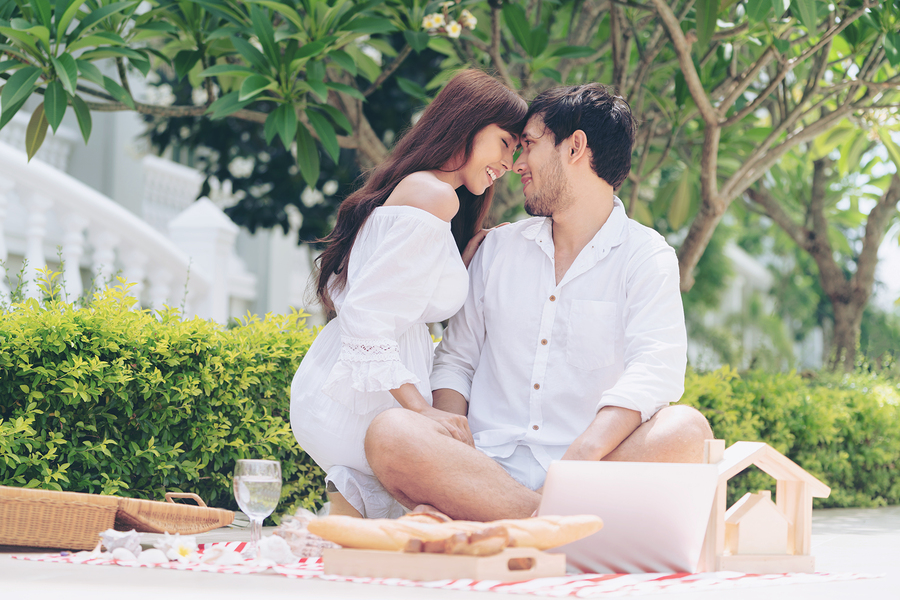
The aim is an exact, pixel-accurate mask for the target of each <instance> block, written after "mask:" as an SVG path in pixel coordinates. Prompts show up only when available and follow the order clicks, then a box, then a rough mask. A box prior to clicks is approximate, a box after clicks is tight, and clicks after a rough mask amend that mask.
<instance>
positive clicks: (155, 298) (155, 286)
mask: <svg viewBox="0 0 900 600" xmlns="http://www.w3.org/2000/svg"><path fill="white" fill-rule="evenodd" d="M149 279H150V291H149V296H150V307H151V308H152V309H153V310H162V308H163V307H164V306H165V305H166V304H168V303H169V295H170V294H171V288H170V282H171V281H172V273H170V272H169V271H167V270H165V269H154V270H153V271H151V272H150V278H149Z"/></svg>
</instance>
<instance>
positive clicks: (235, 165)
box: [228, 156, 256, 179]
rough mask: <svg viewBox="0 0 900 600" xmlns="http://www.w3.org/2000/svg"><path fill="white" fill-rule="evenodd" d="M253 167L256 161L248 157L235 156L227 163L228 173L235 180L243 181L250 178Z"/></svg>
mask: <svg viewBox="0 0 900 600" xmlns="http://www.w3.org/2000/svg"><path fill="white" fill-rule="evenodd" d="M255 165H256V161H255V160H254V159H253V157H252V156H248V157H247V158H244V157H242V156H235V157H234V158H233V159H231V162H230V163H228V172H229V173H231V175H232V176H233V177H235V178H236V179H244V178H246V177H250V175H251V174H252V173H253V167H254V166H255Z"/></svg>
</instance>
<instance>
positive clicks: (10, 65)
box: [0, 60, 27, 73]
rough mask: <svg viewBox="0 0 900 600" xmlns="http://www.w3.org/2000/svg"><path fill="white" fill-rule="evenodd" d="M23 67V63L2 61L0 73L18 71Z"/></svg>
mask: <svg viewBox="0 0 900 600" xmlns="http://www.w3.org/2000/svg"><path fill="white" fill-rule="evenodd" d="M25 66H27V65H26V64H25V63H23V62H19V61H17V60H4V61H3V62H0V73H6V72H7V71H11V70H12V69H18V68H20V67H25Z"/></svg>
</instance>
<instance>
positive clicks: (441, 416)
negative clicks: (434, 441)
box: [416, 406, 475, 448]
mask: <svg viewBox="0 0 900 600" xmlns="http://www.w3.org/2000/svg"><path fill="white" fill-rule="evenodd" d="M416 412H418V413H419V414H420V415H422V416H425V417H428V418H429V419H431V420H432V421H435V422H436V423H437V424H438V425H440V426H441V427H443V428H444V429H446V430H447V434H448V435H449V436H450V437H452V438H453V439H455V440H459V441H460V442H462V443H463V444H468V445H469V446H472V447H473V448H474V447H475V440H474V439H472V431H471V430H470V429H469V420H468V419H467V418H466V417H464V416H463V415H458V414H456V413H450V412H444V411H442V410H440V409H437V408H434V407H432V406H428V407H426V408H424V409H422V410H419V411H416Z"/></svg>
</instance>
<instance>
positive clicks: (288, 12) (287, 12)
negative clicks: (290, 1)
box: [245, 0, 306, 31]
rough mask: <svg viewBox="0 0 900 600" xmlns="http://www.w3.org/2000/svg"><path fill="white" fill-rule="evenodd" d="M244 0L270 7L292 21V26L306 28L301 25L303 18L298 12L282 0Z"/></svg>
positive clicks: (299, 28)
mask: <svg viewBox="0 0 900 600" xmlns="http://www.w3.org/2000/svg"><path fill="white" fill-rule="evenodd" d="M245 1H246V2H247V3H248V4H249V3H253V4H262V5H263V6H267V7H269V8H271V9H272V10H274V11H275V12H277V13H278V14H280V15H282V16H283V17H285V18H286V19H287V20H288V21H290V22H291V23H293V24H294V27H296V28H297V29H298V30H300V31H304V30H305V29H306V28H305V27H304V25H303V18H302V17H301V16H300V14H299V13H298V12H297V11H296V10H294V9H293V8H291V7H290V6H288V5H287V4H284V3H282V2H271V1H268V0H245Z"/></svg>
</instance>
